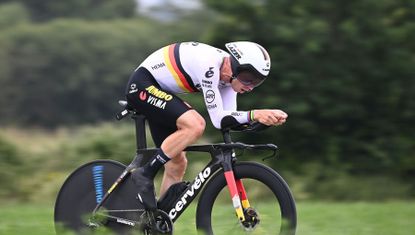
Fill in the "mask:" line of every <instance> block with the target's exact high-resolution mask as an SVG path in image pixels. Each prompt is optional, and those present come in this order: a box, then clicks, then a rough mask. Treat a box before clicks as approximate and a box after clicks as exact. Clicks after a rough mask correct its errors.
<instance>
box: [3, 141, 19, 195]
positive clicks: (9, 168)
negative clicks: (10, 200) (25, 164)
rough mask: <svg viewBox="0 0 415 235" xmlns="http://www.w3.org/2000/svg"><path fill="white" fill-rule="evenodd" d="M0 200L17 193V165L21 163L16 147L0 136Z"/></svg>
mask: <svg viewBox="0 0 415 235" xmlns="http://www.w3.org/2000/svg"><path fill="white" fill-rule="evenodd" d="M0 163H1V164H0V179H1V180H0V198H2V197H9V196H11V195H13V194H15V193H17V192H18V189H19V187H18V177H16V173H17V172H18V171H19V165H20V164H21V163H22V161H21V157H20V155H19V153H18V149H17V147H16V146H15V145H14V144H13V143H10V142H9V141H7V140H6V139H5V138H4V137H3V136H0Z"/></svg>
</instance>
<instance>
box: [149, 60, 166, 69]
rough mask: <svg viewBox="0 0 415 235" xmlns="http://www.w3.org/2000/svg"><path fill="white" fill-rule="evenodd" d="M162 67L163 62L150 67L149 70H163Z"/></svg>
mask: <svg viewBox="0 0 415 235" xmlns="http://www.w3.org/2000/svg"><path fill="white" fill-rule="evenodd" d="M164 66H166V64H165V63H164V62H162V63H159V64H156V65H153V66H151V69H152V70H157V69H159V68H163V67H164Z"/></svg>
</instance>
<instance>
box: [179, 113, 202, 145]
mask: <svg viewBox="0 0 415 235" xmlns="http://www.w3.org/2000/svg"><path fill="white" fill-rule="evenodd" d="M177 127H178V128H179V129H181V130H186V131H187V132H189V134H190V135H192V136H194V137H195V138H199V137H201V136H202V135H203V132H204V131H205V127H206V122H205V119H204V118H203V117H202V116H201V115H200V114H199V113H198V112H196V111H195V110H189V111H187V112H186V113H184V114H183V115H182V116H180V117H179V119H178V120H177Z"/></svg>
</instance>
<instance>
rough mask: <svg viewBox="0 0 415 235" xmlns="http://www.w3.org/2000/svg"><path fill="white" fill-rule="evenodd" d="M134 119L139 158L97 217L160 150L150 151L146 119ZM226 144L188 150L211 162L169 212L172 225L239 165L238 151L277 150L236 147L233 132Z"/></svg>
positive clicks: (245, 145) (137, 116)
mask: <svg viewBox="0 0 415 235" xmlns="http://www.w3.org/2000/svg"><path fill="white" fill-rule="evenodd" d="M132 118H133V119H134V121H135V125H136V143H137V151H136V153H137V155H136V158H135V159H134V160H133V162H132V163H131V164H130V165H129V166H127V168H126V169H125V170H124V172H123V173H122V174H121V175H120V177H119V178H118V179H117V180H116V181H115V183H114V184H113V185H112V186H111V187H110V189H109V190H108V192H107V193H106V194H105V195H104V197H103V199H102V200H101V202H100V203H99V204H98V205H97V206H96V207H95V209H94V211H93V215H95V214H96V213H97V211H98V210H99V208H100V207H101V206H102V205H103V204H104V203H105V201H106V200H107V199H108V197H109V196H110V194H111V192H112V191H113V190H114V189H115V188H116V187H117V186H118V185H119V184H120V183H122V182H123V181H124V179H125V177H127V176H128V175H129V173H130V171H131V169H133V168H135V167H137V163H138V165H139V166H140V165H143V164H145V163H146V162H147V161H148V160H149V158H150V157H152V156H154V154H155V152H156V151H157V149H155V148H150V149H147V143H146V131H145V117H144V116H143V115H136V114H134V115H133V116H132ZM223 137H224V142H225V143H221V144H208V145H192V146H189V147H187V148H186V149H185V150H184V151H189V152H207V153H210V155H211V158H212V159H211V161H210V162H209V163H208V164H207V166H206V167H205V168H204V169H203V170H202V171H201V172H200V173H199V174H198V175H197V176H196V178H195V179H194V180H193V182H192V183H191V184H190V185H189V186H188V187H187V188H186V190H184V192H183V193H182V194H181V195H180V196H179V197H178V198H177V199H176V200H175V202H174V204H173V207H172V208H169V209H168V211H167V213H168V215H169V217H170V218H171V219H172V221H173V222H174V221H176V220H177V219H178V218H179V217H180V215H181V214H182V213H183V212H184V211H185V210H186V208H187V207H188V206H189V205H190V203H191V202H192V201H193V200H194V199H195V198H196V196H197V195H198V194H199V193H200V191H202V189H203V187H204V185H205V184H206V183H207V182H208V181H209V180H210V179H211V178H212V177H213V176H215V175H216V174H217V173H218V171H219V170H221V169H223V170H224V171H229V170H232V168H233V167H232V166H233V162H235V161H236V157H235V154H234V149H262V150H273V151H274V152H275V151H276V149H277V146H275V145H274V144H264V145H248V144H244V143H232V141H231V136H230V133H229V130H227V131H223ZM140 158H141V159H140Z"/></svg>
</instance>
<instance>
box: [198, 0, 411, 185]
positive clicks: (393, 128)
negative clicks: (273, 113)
mask: <svg viewBox="0 0 415 235" xmlns="http://www.w3.org/2000/svg"><path fill="white" fill-rule="evenodd" d="M205 2H206V4H207V5H208V6H209V7H211V8H214V9H215V10H216V11H217V12H219V13H221V17H220V19H221V20H220V21H219V22H218V23H217V24H216V25H215V26H214V27H213V29H212V30H211V31H210V32H211V34H210V35H209V40H208V41H210V42H211V43H212V44H214V45H216V46H221V45H223V44H224V43H225V42H227V41H232V40H251V41H256V42H258V43H260V44H262V45H263V46H264V47H265V48H267V49H268V50H269V52H270V54H271V57H272V60H273V63H272V71H271V75H270V78H269V79H268V80H267V81H266V85H264V86H261V87H259V88H257V89H256V90H255V91H254V92H253V94H250V95H249V97H247V96H243V97H241V98H240V99H239V102H238V103H239V104H240V106H241V107H243V108H248V107H258V106H260V107H263V108H266V107H276V108H281V109H283V110H285V111H287V112H288V114H289V119H288V122H287V123H286V125H285V126H283V127H281V128H279V129H278V130H269V131H267V132H265V134H261V135H256V136H255V138H252V137H250V136H248V137H246V138H245V140H247V141H255V142H264V141H270V142H276V143H278V144H279V145H280V146H281V155H282V158H283V160H284V161H283V162H285V163H287V162H291V164H289V165H290V166H289V167H290V168H291V169H295V168H301V164H299V163H302V162H319V163H320V164H323V165H324V166H325V167H326V168H335V169H339V170H345V171H346V172H349V173H364V174H372V173H382V174H394V175H395V174H397V175H400V176H401V177H402V178H403V179H406V180H408V181H413V179H414V177H415V161H414V159H415V141H414V139H415V126H414V125H412V122H413V120H415V79H414V77H415V71H414V70H413V65H414V64H415V47H414V44H413V40H412V39H413V38H414V36H415V2H413V1H407V0H400V1H395V0H384V1H373V0H364V1H361V0H359V1H357V0H354V1H330V2H327V1H323V2H315V1H308V0H300V1H284V0H281V1H247V0H238V1H232V2H226V1H214V0H206V1H205ZM256 95H259V96H260V97H258V98H257V96H256ZM254 97H255V98H254Z"/></svg>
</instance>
